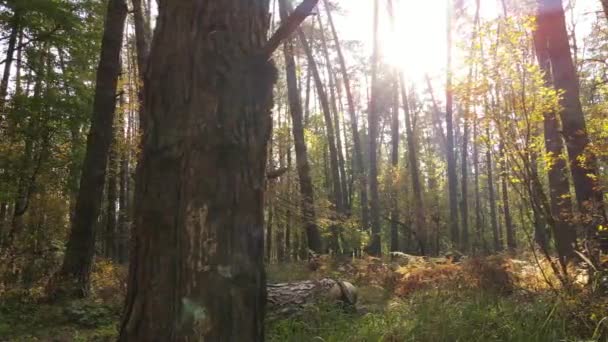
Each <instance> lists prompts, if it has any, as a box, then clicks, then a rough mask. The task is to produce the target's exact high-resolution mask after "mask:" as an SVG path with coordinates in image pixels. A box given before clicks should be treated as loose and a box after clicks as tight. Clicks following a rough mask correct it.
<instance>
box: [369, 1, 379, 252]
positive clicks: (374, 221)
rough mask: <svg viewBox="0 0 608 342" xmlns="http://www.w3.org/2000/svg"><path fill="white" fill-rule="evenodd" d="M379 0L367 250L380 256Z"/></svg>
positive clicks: (375, 35) (371, 131) (375, 22)
mask: <svg viewBox="0 0 608 342" xmlns="http://www.w3.org/2000/svg"><path fill="white" fill-rule="evenodd" d="M378 6H379V4H378V0H374V24H373V25H374V26H373V45H374V47H373V55H372V70H371V77H372V81H371V88H372V90H371V92H372V93H371V96H370V101H369V108H368V115H367V121H368V131H369V137H368V138H369V191H370V193H371V198H370V209H371V210H370V214H371V228H372V229H371V240H370V243H369V246H368V247H367V252H368V253H369V254H370V255H374V256H378V255H381V254H382V244H381V241H380V229H381V227H380V199H379V196H378V125H379V118H378V116H379V115H378V108H377V107H378V106H377V97H378V93H379V90H380V89H378V84H377V83H378V75H377V71H378V59H379V53H380V51H379V46H378V24H379V17H378Z"/></svg>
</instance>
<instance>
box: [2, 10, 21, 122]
mask: <svg viewBox="0 0 608 342" xmlns="http://www.w3.org/2000/svg"><path fill="white" fill-rule="evenodd" d="M20 21H21V13H20V12H19V9H16V10H15V12H14V13H13V17H12V18H11V20H10V30H11V33H10V35H9V37H8V45H7V48H6V58H5V60H4V72H3V74H2V80H1V81H0V111H2V114H3V115H4V107H5V104H6V95H7V92H8V83H9V80H10V77H11V67H12V64H13V59H14V58H13V57H14V55H15V47H16V45H17V37H18V36H19V32H20V31H21V30H20V27H19V26H20ZM1 119H2V116H0V124H1V123H2V121H1Z"/></svg>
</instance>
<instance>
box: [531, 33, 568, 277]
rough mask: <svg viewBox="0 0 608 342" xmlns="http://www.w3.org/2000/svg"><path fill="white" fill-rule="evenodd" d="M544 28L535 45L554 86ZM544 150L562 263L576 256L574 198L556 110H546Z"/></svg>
mask: <svg viewBox="0 0 608 342" xmlns="http://www.w3.org/2000/svg"><path fill="white" fill-rule="evenodd" d="M542 34H543V32H542V31H538V30H535V31H534V45H535V47H536V58H537V60H538V64H539V66H540V69H541V70H542V72H543V77H544V80H545V84H546V86H548V87H551V86H552V80H551V60H550V59H549V53H548V51H547V48H546V45H544V44H543V40H544V39H543V37H542ZM543 124H544V138H545V150H546V152H547V154H548V155H549V156H550V157H551V161H552V162H551V163H550V164H549V167H548V170H547V173H548V175H549V198H550V201H551V214H552V215H553V218H554V220H555V225H554V226H553V227H552V228H553V235H554V237H555V244H556V246H557V253H558V255H559V258H560V261H561V263H562V265H564V264H566V263H567V262H568V260H569V259H571V258H572V257H573V256H574V244H575V243H576V231H575V227H574V224H573V223H574V222H573V219H574V217H573V215H572V214H573V209H572V199H571V197H570V180H569V179H568V175H567V172H568V169H567V165H566V159H565V158H564V157H565V156H564V143H563V141H562V137H561V135H560V131H561V128H560V124H559V121H558V118H557V115H556V113H555V112H554V111H550V112H547V113H545V114H544V120H543Z"/></svg>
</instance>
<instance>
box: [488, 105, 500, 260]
mask: <svg viewBox="0 0 608 342" xmlns="http://www.w3.org/2000/svg"><path fill="white" fill-rule="evenodd" d="M486 112H487V111H486ZM486 135H487V139H488V141H491V137H490V129H489V128H486ZM486 167H487V172H488V196H489V202H490V203H489V205H490V221H491V225H492V237H493V239H494V250H495V251H496V252H500V251H502V241H500V232H499V231H498V229H499V228H498V218H497V211H496V195H495V193H494V172H493V168H494V163H493V162H492V145H491V143H488V148H487V151H486Z"/></svg>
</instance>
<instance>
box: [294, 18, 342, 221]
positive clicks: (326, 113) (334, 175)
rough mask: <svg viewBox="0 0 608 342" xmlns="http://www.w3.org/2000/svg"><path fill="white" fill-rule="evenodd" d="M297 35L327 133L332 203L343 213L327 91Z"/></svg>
mask: <svg viewBox="0 0 608 342" xmlns="http://www.w3.org/2000/svg"><path fill="white" fill-rule="evenodd" d="M298 37H299V39H300V43H301V44H302V47H303V48H304V52H305V53H306V56H307V59H308V65H309V68H310V69H311V71H312V76H313V79H314V81H315V87H316V89H317V95H318V96H319V101H320V102H321V111H322V112H323V118H324V119H325V130H326V134H327V145H328V147H329V164H330V171H331V179H332V189H333V203H334V204H335V206H336V211H337V212H338V213H344V203H343V198H344V197H343V196H342V185H341V184H342V182H341V179H340V166H339V162H338V150H337V148H336V136H335V130H334V124H333V120H332V117H331V110H330V107H329V100H328V98H327V93H326V92H325V88H324V86H323V81H322V80H321V75H320V73H319V69H318V67H317V63H316V62H315V59H314V55H313V53H312V49H311V47H310V45H309V44H308V41H307V40H306V37H305V36H304V32H303V31H302V30H301V29H298Z"/></svg>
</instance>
